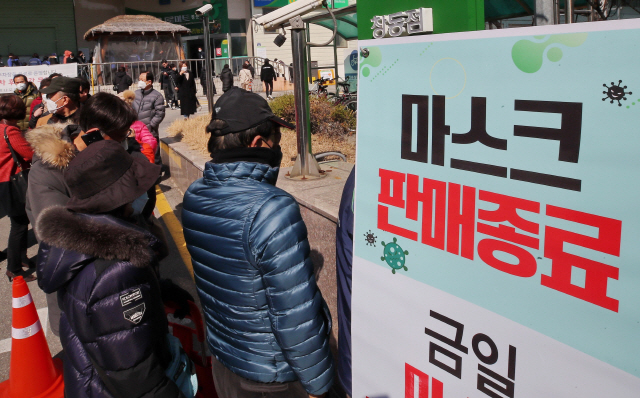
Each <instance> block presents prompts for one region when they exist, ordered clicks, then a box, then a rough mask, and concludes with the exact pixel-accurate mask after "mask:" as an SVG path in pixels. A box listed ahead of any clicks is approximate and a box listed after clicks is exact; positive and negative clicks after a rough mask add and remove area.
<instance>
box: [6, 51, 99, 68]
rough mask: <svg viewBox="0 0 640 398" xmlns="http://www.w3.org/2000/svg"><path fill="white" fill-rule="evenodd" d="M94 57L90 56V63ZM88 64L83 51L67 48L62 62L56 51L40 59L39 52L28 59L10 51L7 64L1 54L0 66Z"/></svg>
mask: <svg viewBox="0 0 640 398" xmlns="http://www.w3.org/2000/svg"><path fill="white" fill-rule="evenodd" d="M92 58H93V57H90V58H89V63H91V62H92ZM60 63H62V64H86V63H87V57H86V55H84V53H83V52H82V51H78V54H74V53H73V52H72V51H69V50H66V51H65V52H64V55H63V57H62V62H60V59H59V58H58V56H57V55H56V53H52V54H50V55H45V56H43V57H42V59H40V56H39V55H38V53H33V55H32V56H31V58H29V60H28V61H22V60H20V57H18V56H16V55H13V53H9V55H8V56H7V63H6V65H5V63H4V61H3V60H2V55H0V68H1V67H4V66H8V67H12V66H37V65H57V64H60Z"/></svg>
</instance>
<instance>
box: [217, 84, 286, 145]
mask: <svg viewBox="0 0 640 398" xmlns="http://www.w3.org/2000/svg"><path fill="white" fill-rule="evenodd" d="M215 119H218V120H223V121H225V122H226V123H227V125H226V127H224V128H223V129H221V130H215V131H210V132H211V133H212V134H214V135H216V136H218V137H221V136H224V135H227V134H231V133H237V132H239V131H245V130H248V129H250V128H252V127H255V126H257V125H259V124H261V123H264V122H265V121H267V120H271V121H272V122H274V123H276V124H278V125H280V126H282V127H286V128H288V129H291V130H295V128H296V126H295V125H293V124H291V123H288V122H286V121H284V120H282V119H280V118H279V117H277V116H276V115H274V114H273V112H272V111H271V108H270V107H269V103H268V102H267V100H266V99H264V98H262V97H261V96H260V95H258V94H255V93H252V92H249V91H246V90H243V89H241V88H239V87H232V88H230V89H229V90H228V91H227V92H226V93H224V94H222V95H221V96H220V98H218V101H216V104H215V105H214V107H213V115H212V117H211V120H215Z"/></svg>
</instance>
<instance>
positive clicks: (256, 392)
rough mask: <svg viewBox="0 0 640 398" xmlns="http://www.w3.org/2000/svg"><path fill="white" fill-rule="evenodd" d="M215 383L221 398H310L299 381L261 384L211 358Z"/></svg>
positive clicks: (213, 357)
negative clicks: (239, 374)
mask: <svg viewBox="0 0 640 398" xmlns="http://www.w3.org/2000/svg"><path fill="white" fill-rule="evenodd" d="M211 363H212V365H213V366H212V367H213V381H214V384H215V386H216V392H217V393H218V397H219V398H309V394H308V393H307V392H306V391H305V389H304V388H303V387H302V384H301V383H300V382H299V381H292V382H290V383H259V382H257V381H252V380H249V379H245V378H244V377H242V376H238V375H237V374H235V373H233V372H232V371H230V370H229V369H227V367H226V366H224V365H223V364H221V363H220V362H219V361H218V360H217V359H216V357H215V356H212V357H211Z"/></svg>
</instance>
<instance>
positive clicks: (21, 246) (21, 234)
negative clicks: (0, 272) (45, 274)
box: [7, 213, 29, 274]
mask: <svg viewBox="0 0 640 398" xmlns="http://www.w3.org/2000/svg"><path fill="white" fill-rule="evenodd" d="M9 220H11V229H10V230H9V242H8V243H7V270H8V271H11V272H13V273H14V274H15V273H18V272H20V270H22V263H23V262H24V263H26V262H27V233H28V231H29V219H28V218H27V215H26V213H25V214H21V215H19V216H9Z"/></svg>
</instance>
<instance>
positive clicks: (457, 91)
mask: <svg viewBox="0 0 640 398" xmlns="http://www.w3.org/2000/svg"><path fill="white" fill-rule="evenodd" d="M435 17H436V13H435V12H434V24H437V23H438V21H437V20H435ZM367 28H369V26H367ZM639 42H640V21H638V20H624V21H612V22H595V23H581V24H573V25H557V26H544V27H536V28H522V29H505V30H491V31H481V32H462V33H453V34H447V35H433V36H419V37H404V38H396V39H380V40H367V41H360V42H359V45H360V48H361V50H362V49H364V48H366V50H367V51H363V53H368V57H367V58H364V57H361V58H360V60H359V61H360V62H359V83H358V85H359V95H358V102H359V103H358V142H357V164H356V167H357V171H356V199H355V211H356V216H355V217H356V218H355V220H356V221H355V222H356V225H355V233H354V240H355V244H354V261H353V301H352V311H351V314H352V325H351V331H352V337H353V341H352V347H353V397H356V398H364V397H389V398H391V397H407V398H408V397H411V398H414V397H420V398H449V397H452V398H453V397H455V398H460V397H469V398H481V397H509V398H525V397H527V398H528V397H533V398H539V397H562V398H567V397H580V398H601V397H616V398H632V397H637V396H638V391H640V366H638V363H639V360H638V357H639V355H638V354H640V339H639V338H638V336H639V335H640V311H638V303H639V302H640V266H638V264H639V263H640V245H638V242H639V241H640V210H638V199H639V197H640V195H639V191H638V183H637V181H639V180H640V157H639V156H638V152H639V151H640V134H638V126H639V125H640V96H638V95H639V94H640V77H638V73H637V70H636V66H637V65H638V64H639V63H640V52H639V51H638V49H637V48H636V47H637V44H636V43H639ZM587 66H588V67H587Z"/></svg>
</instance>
